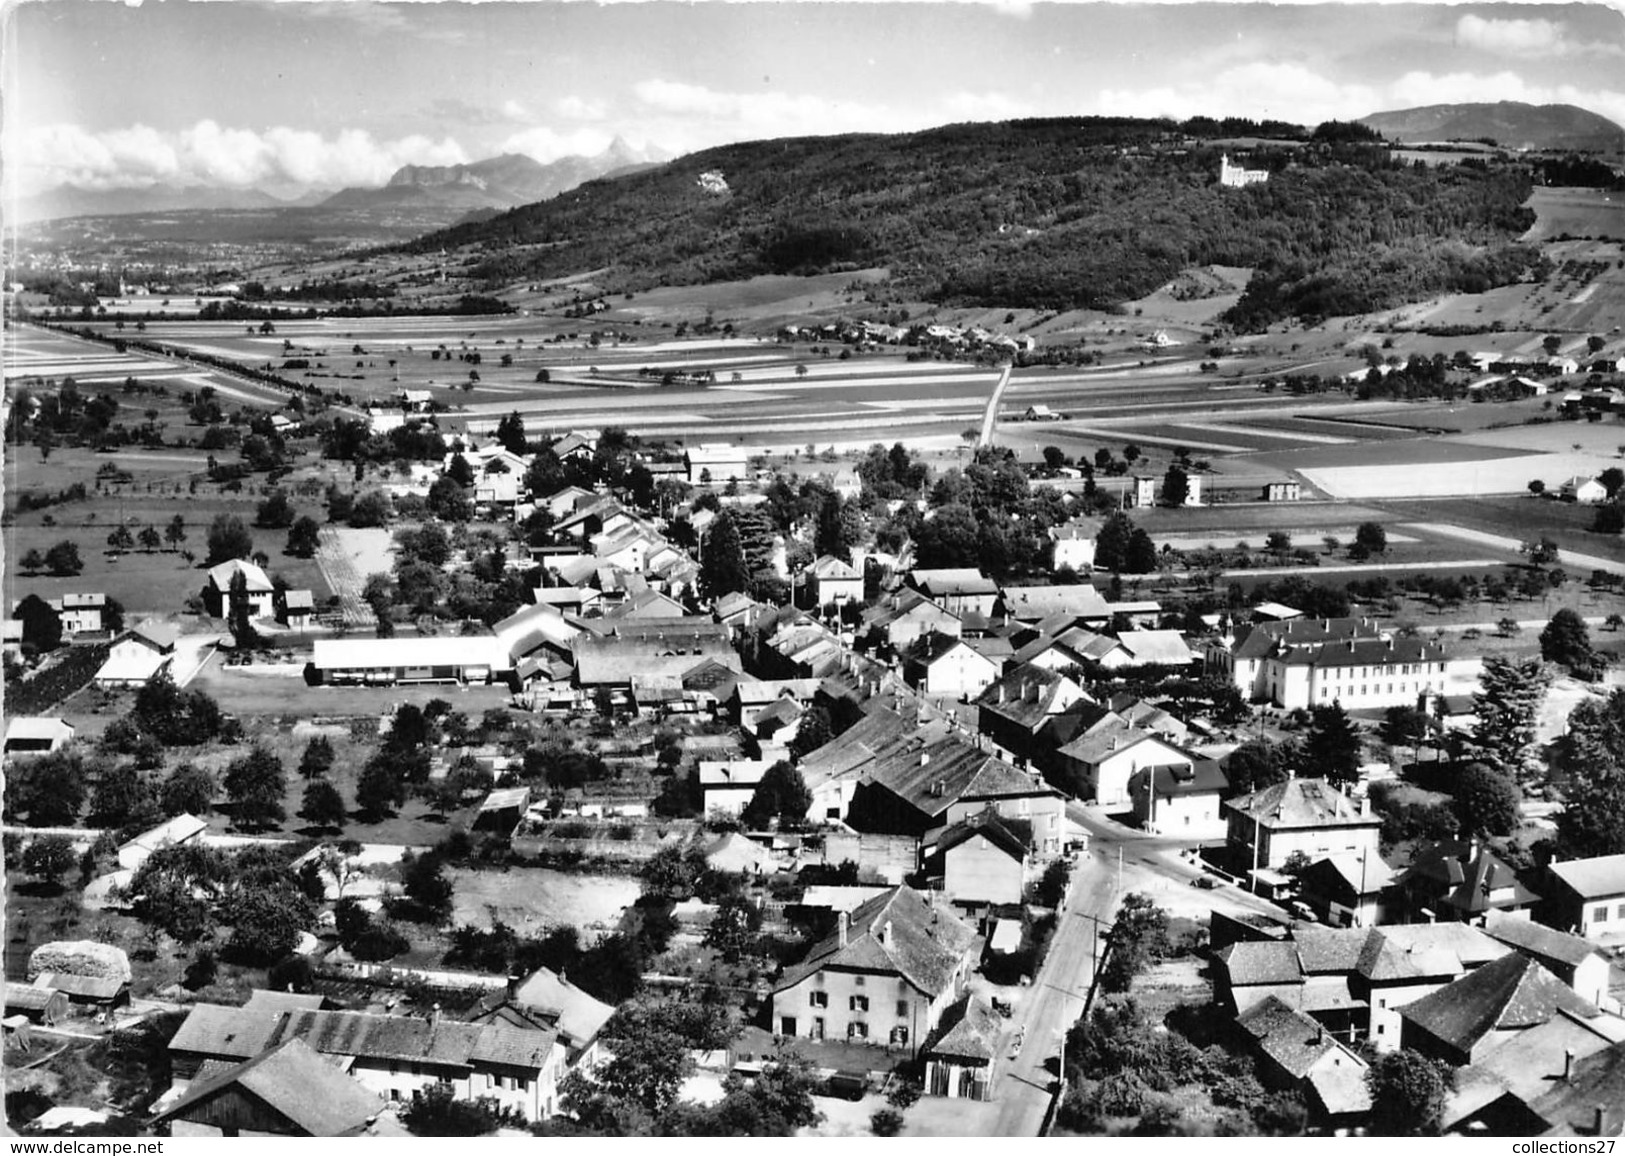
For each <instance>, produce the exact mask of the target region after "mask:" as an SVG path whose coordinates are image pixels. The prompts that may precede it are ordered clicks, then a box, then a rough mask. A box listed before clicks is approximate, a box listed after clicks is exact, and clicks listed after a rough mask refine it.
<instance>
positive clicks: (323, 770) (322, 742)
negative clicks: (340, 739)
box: [299, 735, 333, 783]
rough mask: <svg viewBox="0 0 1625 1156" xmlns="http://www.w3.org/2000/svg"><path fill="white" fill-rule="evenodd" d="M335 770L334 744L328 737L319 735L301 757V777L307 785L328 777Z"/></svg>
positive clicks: (306, 745) (311, 741)
mask: <svg viewBox="0 0 1625 1156" xmlns="http://www.w3.org/2000/svg"><path fill="white" fill-rule="evenodd" d="M332 769H333V743H332V742H331V741H330V740H329V739H328V737H327V736H326V735H317V736H316V737H315V738H313V739H311V740H310V742H308V743H306V744H305V753H304V754H302V755H300V756H299V775H300V777H301V778H303V779H304V780H305V781H306V782H307V783H308V782H310V781H311V780H312V779H321V778H326V777H327V772H328V771H330V770H332Z"/></svg>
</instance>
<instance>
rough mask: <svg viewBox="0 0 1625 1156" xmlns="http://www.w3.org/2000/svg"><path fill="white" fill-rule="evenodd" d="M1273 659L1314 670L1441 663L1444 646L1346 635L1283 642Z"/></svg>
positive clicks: (1419, 641)
mask: <svg viewBox="0 0 1625 1156" xmlns="http://www.w3.org/2000/svg"><path fill="white" fill-rule="evenodd" d="M1275 656H1276V658H1277V659H1278V660H1279V661H1280V662H1282V663H1284V664H1285V665H1287V666H1312V667H1314V668H1316V669H1317V670H1327V669H1331V668H1333V667H1338V668H1341V667H1348V666H1392V665H1394V664H1396V663H1418V662H1442V661H1444V659H1445V657H1446V655H1445V651H1444V648H1443V647H1441V646H1436V645H1434V644H1433V643H1431V642H1428V641H1426V640H1424V639H1421V638H1388V639H1383V638H1349V639H1344V640H1340V641H1332V642H1305V643H1296V642H1295V643H1291V644H1290V645H1289V644H1287V643H1285V642H1283V643H1281V644H1280V645H1279V646H1278V647H1277V648H1276V655H1275Z"/></svg>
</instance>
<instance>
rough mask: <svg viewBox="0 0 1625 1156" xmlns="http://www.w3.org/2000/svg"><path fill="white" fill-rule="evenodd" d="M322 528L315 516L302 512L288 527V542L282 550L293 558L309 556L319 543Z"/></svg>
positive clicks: (312, 555)
mask: <svg viewBox="0 0 1625 1156" xmlns="http://www.w3.org/2000/svg"><path fill="white" fill-rule="evenodd" d="M321 535H322V528H321V526H320V525H319V524H318V523H317V521H316V519H315V518H312V517H311V516H310V515H308V514H302V515H300V516H299V517H298V518H296V519H294V523H293V525H292V526H290V527H289V528H288V542H287V544H286V545H285V546H283V547H282V552H283V553H284V554H287V555H288V556H290V557H293V558H311V557H314V556H315V554H316V550H317V548H318V547H319V546H320V545H321Z"/></svg>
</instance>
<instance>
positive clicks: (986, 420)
mask: <svg viewBox="0 0 1625 1156" xmlns="http://www.w3.org/2000/svg"><path fill="white" fill-rule="evenodd" d="M1012 368H1013V367H1012V366H1009V365H1007V366H1005V367H1004V368H1003V369H1002V370H1000V371H999V380H998V384H996V385H995V386H994V387H993V396H992V397H990V398H988V399H987V411H986V412H985V413H983V414H982V436H981V437H979V438H977V439H976V444H977V445H978V446H986V445H992V444H993V430H994V428H995V427H996V426H997V425H998V424H999V400H1000V399H1001V398H1003V397H1004V391H1005V389H1006V388H1007V387H1008V386H1009V385H1010V371H1011V369H1012Z"/></svg>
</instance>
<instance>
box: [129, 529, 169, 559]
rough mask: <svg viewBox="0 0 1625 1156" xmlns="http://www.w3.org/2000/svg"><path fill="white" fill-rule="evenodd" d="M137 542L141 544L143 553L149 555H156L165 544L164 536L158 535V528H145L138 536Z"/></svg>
mask: <svg viewBox="0 0 1625 1156" xmlns="http://www.w3.org/2000/svg"><path fill="white" fill-rule="evenodd" d="M136 540H137V541H139V542H140V543H141V549H142V551H143V552H145V553H148V554H151V553H154V552H155V551H157V549H158V547H159V546H162V545H163V544H164V539H163V535H161V534H159V533H158V528H157V527H156V526H147V527H146V528H144V529H143V530H142V531H141V533H139V534H137V535H136Z"/></svg>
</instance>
